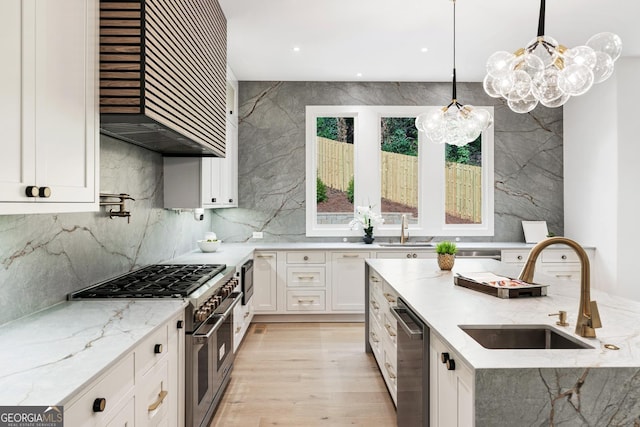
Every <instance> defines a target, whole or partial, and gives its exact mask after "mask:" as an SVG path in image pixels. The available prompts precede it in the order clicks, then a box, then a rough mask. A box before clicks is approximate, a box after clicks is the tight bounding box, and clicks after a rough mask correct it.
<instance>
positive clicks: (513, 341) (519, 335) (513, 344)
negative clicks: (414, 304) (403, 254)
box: [458, 325, 593, 350]
mask: <svg viewBox="0 0 640 427" xmlns="http://www.w3.org/2000/svg"><path fill="white" fill-rule="evenodd" d="M458 326H459V328H460V329H462V330H463V331H464V332H466V333H467V335H469V336H470V337H471V338H473V339H474V340H476V341H477V342H478V344H480V345H481V346H483V347H484V348H489V349H492V350H536V349H539V350H544V349H550V350H560V349H563V350H576V349H589V348H591V349H592V348H593V347H591V346H590V345H588V344H585V343H583V342H582V341H579V340H577V339H575V338H573V337H571V336H569V335H567V334H565V333H564V332H561V331H559V330H557V329H554V328H552V327H551V326H549V325H458Z"/></svg>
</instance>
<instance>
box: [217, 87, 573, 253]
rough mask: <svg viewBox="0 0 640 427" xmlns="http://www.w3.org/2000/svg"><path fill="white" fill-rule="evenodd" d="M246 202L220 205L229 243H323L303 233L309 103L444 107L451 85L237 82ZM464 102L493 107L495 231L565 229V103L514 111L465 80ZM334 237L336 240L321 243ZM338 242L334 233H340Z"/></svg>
mask: <svg viewBox="0 0 640 427" xmlns="http://www.w3.org/2000/svg"><path fill="white" fill-rule="evenodd" d="M239 86H240V88H239V104H240V106H239V128H238V132H239V147H238V150H239V155H238V159H239V176H238V187H239V208H238V209H218V210H215V211H213V219H212V221H213V229H214V230H215V231H216V232H217V233H218V235H219V236H220V237H221V238H223V239H224V240H225V241H228V242H245V241H251V235H252V232H253V231H263V232H264V240H263V241H266V242H295V241H313V240H318V239H317V238H316V239H311V238H306V237H305V107H306V106H307V105H442V104H443V103H446V102H447V101H448V100H449V99H450V97H451V86H450V84H449V83H360V82H244V81H243V82H240V85H239ZM458 98H459V99H460V100H462V101H463V102H464V103H466V104H471V105H492V106H494V109H495V159H494V164H495V175H494V179H495V184H494V185H495V235H494V236H493V238H487V237H482V238H474V239H471V238H467V239H464V238H463V239H464V240H476V241H477V240H482V241H487V240H491V241H524V237H523V232H522V225H521V222H520V221H522V220H542V219H543V220H546V221H547V224H548V227H549V231H552V232H554V233H555V234H557V235H562V234H563V232H564V224H563V167H562V109H548V108H545V107H541V106H538V107H537V108H536V109H535V110H534V111H532V112H531V113H528V114H516V113H513V112H512V111H511V110H510V109H509V108H508V107H507V106H506V105H505V104H504V103H503V102H502V101H501V100H497V99H493V98H490V97H489V96H487V95H486V94H485V93H484V90H483V88H482V84H481V83H458ZM322 240H331V239H322ZM333 240H335V238H334V239H333Z"/></svg>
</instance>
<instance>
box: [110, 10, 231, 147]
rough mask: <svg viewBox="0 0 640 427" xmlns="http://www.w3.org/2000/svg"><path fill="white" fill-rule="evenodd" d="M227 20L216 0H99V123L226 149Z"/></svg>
mask: <svg viewBox="0 0 640 427" xmlns="http://www.w3.org/2000/svg"><path fill="white" fill-rule="evenodd" d="M226 63H227V21H226V18H225V16H224V14H223V12H222V9H221V8H220V5H219V4H218V1H217V0H171V1H166V0H142V1H140V0H138V1H136V0H122V1H118V0H116V1H113V0H111V1H105V0H101V1H100V130H101V132H102V133H104V134H106V135H109V136H112V137H115V138H118V139H121V140H124V141H127V142H130V143H133V144H136V145H140V146H142V147H145V148H148V149H150V150H153V151H157V152H160V153H163V154H164V155H173V156H201V157H206V156H215V157H224V156H225V116H226V112H225V109H226Z"/></svg>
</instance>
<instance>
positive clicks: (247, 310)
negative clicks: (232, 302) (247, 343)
mask: <svg viewBox="0 0 640 427" xmlns="http://www.w3.org/2000/svg"><path fill="white" fill-rule="evenodd" d="M253 312H254V311H253V298H251V299H250V300H249V301H247V305H243V304H238V305H236V306H235V308H234V309H233V352H234V353H235V352H236V351H237V350H238V347H239V346H240V343H241V342H242V339H243V338H244V336H245V334H246V333H247V329H248V328H249V325H250V324H251V320H252V319H253Z"/></svg>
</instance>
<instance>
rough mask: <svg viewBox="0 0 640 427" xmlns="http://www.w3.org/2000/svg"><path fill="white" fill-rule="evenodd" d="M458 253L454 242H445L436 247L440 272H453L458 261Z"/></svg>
mask: <svg viewBox="0 0 640 427" xmlns="http://www.w3.org/2000/svg"><path fill="white" fill-rule="evenodd" d="M456 252H458V248H457V247H456V244H455V243H453V242H449V241H446V240H445V241H443V242H440V243H438V244H437V245H436V253H437V254H438V267H440V270H451V269H452V268H453V262H454V261H455V259H456Z"/></svg>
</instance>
